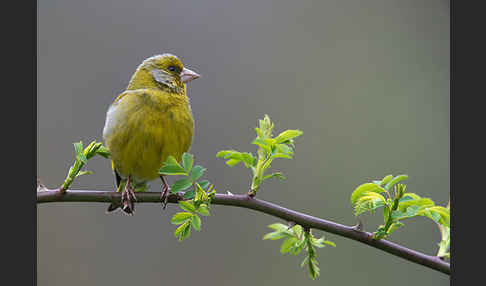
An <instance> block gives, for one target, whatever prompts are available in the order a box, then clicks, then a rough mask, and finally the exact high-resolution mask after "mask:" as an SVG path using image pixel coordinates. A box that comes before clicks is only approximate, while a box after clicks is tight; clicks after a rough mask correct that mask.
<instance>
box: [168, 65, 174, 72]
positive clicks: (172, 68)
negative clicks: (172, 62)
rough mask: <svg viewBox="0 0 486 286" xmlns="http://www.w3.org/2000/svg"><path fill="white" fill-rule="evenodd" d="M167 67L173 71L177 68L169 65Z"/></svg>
mask: <svg viewBox="0 0 486 286" xmlns="http://www.w3.org/2000/svg"><path fill="white" fill-rule="evenodd" d="M167 69H168V70H170V71H171V72H173V71H175V70H176V68H175V67H174V66H169V67H168V68H167Z"/></svg>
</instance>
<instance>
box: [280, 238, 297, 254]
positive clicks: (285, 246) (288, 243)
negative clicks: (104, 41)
mask: <svg viewBox="0 0 486 286" xmlns="http://www.w3.org/2000/svg"><path fill="white" fill-rule="evenodd" d="M296 242H297V238H295V237H288V238H287V239H285V240H284V241H283V242H282V245H281V246H280V253H282V254H285V253H287V252H289V251H290V250H291V248H292V247H293V246H294V244H295V243H296Z"/></svg>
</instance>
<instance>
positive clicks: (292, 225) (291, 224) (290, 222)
mask: <svg viewBox="0 0 486 286" xmlns="http://www.w3.org/2000/svg"><path fill="white" fill-rule="evenodd" d="M296 224H297V223H296V222H295V221H289V222H288V223H287V225H288V226H289V227H288V228H287V230H289V229H291V228H292V227H294V226H295V225H296Z"/></svg>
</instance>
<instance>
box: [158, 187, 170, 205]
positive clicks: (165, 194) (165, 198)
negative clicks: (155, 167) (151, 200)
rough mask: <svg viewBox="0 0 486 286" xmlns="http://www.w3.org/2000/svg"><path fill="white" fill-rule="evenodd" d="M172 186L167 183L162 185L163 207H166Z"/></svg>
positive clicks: (161, 199)
mask: <svg viewBox="0 0 486 286" xmlns="http://www.w3.org/2000/svg"><path fill="white" fill-rule="evenodd" d="M169 194H170V187H169V185H167V184H164V185H163V186H162V195H161V196H160V201H161V202H162V208H163V209H165V207H166V206H167V203H168V201H169Z"/></svg>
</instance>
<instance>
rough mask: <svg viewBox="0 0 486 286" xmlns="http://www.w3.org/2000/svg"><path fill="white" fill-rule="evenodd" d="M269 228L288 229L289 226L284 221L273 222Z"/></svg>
mask: <svg viewBox="0 0 486 286" xmlns="http://www.w3.org/2000/svg"><path fill="white" fill-rule="evenodd" d="M268 227H269V228H271V229H274V230H277V231H286V230H287V229H288V228H289V227H288V226H287V225H285V224H283V223H272V224H270V225H268Z"/></svg>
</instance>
